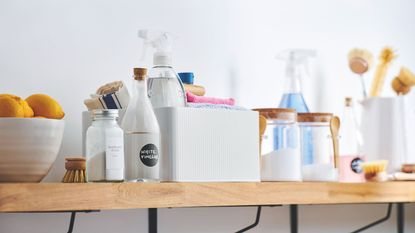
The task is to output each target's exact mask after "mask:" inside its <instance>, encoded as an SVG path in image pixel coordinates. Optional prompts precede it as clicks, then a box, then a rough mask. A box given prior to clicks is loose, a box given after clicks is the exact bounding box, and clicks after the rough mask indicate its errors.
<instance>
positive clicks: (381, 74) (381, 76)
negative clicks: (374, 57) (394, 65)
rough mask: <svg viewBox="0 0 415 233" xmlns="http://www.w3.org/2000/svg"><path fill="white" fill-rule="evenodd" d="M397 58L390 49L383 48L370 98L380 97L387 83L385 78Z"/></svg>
mask: <svg viewBox="0 0 415 233" xmlns="http://www.w3.org/2000/svg"><path fill="white" fill-rule="evenodd" d="M395 58H396V54H395V52H394V51H393V49H392V48H390V47H385V48H383V50H382V52H381V54H380V56H379V64H378V66H377V68H376V72H375V77H374V79H373V81H372V87H371V89H370V96H371V97H376V96H379V95H380V93H381V91H382V88H383V84H384V82H385V76H386V73H387V71H388V68H389V65H390V64H391V62H392V61H393V60H394V59H395Z"/></svg>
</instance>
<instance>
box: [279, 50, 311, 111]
mask: <svg viewBox="0 0 415 233" xmlns="http://www.w3.org/2000/svg"><path fill="white" fill-rule="evenodd" d="M315 56H316V53H315V51H314V50H306V49H290V50H286V51H283V52H281V53H280V54H278V55H277V59H280V60H284V61H286V64H287V65H286V71H285V72H286V73H285V76H286V78H287V80H286V84H285V85H286V87H285V91H284V94H283V96H282V99H281V102H280V105H279V107H280V108H293V109H295V110H296V111H297V112H298V113H304V112H309V110H308V107H307V104H306V102H305V100H304V97H303V94H302V91H301V79H302V78H303V77H304V76H308V73H307V61H308V59H309V58H310V57H315Z"/></svg>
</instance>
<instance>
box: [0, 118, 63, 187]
mask: <svg viewBox="0 0 415 233" xmlns="http://www.w3.org/2000/svg"><path fill="white" fill-rule="evenodd" d="M64 128H65V122H64V121H63V120H53V119H42V118H0V182H40V181H41V180H42V179H43V177H45V176H46V175H47V174H48V172H49V170H50V168H51V167H52V164H53V162H55V159H56V157H57V155H58V152H59V148H60V146H61V143H62V137H63V131H64Z"/></svg>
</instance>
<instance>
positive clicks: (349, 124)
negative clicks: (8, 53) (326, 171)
mask: <svg viewBox="0 0 415 233" xmlns="http://www.w3.org/2000/svg"><path fill="white" fill-rule="evenodd" d="M344 104H345V105H344V109H343V116H342V118H341V121H342V122H341V127H340V132H339V136H340V147H339V148H340V157H339V159H340V167H339V170H340V174H339V181H341V182H364V181H365V177H364V174H363V171H362V168H361V166H360V164H361V163H362V162H363V161H364V156H363V155H362V154H361V153H359V148H360V147H361V141H362V136H361V135H360V131H359V129H358V125H357V119H356V115H355V112H354V108H353V99H352V98H350V97H347V98H345V103H344Z"/></svg>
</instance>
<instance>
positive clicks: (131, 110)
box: [121, 68, 160, 182]
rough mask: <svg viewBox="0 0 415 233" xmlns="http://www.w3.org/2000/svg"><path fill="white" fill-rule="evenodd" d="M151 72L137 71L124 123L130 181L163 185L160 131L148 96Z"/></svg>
mask: <svg viewBox="0 0 415 233" xmlns="http://www.w3.org/2000/svg"><path fill="white" fill-rule="evenodd" d="M146 75H147V69H144V68H134V89H135V92H134V93H135V94H134V96H133V98H132V99H131V100H130V102H129V104H128V107H127V110H126V112H125V115H124V118H123V121H122V123H121V126H122V128H123V129H124V132H125V151H126V153H125V178H126V180H127V181H132V182H134V181H144V182H146V181H159V179H160V161H159V160H160V127H159V124H158V121H157V118H156V116H155V114H154V111H153V108H152V106H151V103H150V100H149V98H148V96H147V84H146Z"/></svg>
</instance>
